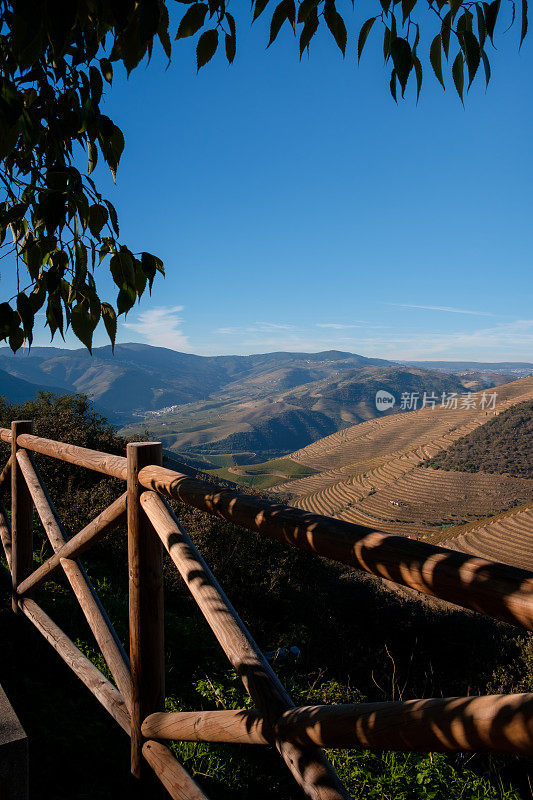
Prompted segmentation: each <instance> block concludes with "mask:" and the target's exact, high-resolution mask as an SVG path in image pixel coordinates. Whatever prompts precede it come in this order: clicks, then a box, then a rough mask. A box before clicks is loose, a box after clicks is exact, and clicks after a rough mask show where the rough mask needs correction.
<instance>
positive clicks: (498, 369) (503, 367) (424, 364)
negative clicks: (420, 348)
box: [399, 361, 533, 378]
mask: <svg viewBox="0 0 533 800" xmlns="http://www.w3.org/2000/svg"><path fill="white" fill-rule="evenodd" d="M399 363H401V364H406V365H407V366H410V367H420V368H421V369H438V370H442V371H444V372H477V373H482V374H484V373H487V372H494V373H499V374H502V373H505V374H507V375H517V376H519V377H521V378H524V377H526V376H527V375H533V364H531V363H529V362H528V361H495V362H492V363H484V362H482V361H401V362H399Z"/></svg>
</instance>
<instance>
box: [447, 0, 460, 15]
mask: <svg viewBox="0 0 533 800" xmlns="http://www.w3.org/2000/svg"><path fill="white" fill-rule="evenodd" d="M462 2H463V0H448V5H449V6H450V11H451V12H452V19H453V17H455V15H456V14H457V12H458V11H459V9H460V8H461V3H462Z"/></svg>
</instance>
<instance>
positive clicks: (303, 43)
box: [300, 11, 318, 58]
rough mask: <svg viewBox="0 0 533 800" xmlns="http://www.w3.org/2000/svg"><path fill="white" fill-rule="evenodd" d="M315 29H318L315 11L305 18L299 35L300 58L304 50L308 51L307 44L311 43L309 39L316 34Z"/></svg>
mask: <svg viewBox="0 0 533 800" xmlns="http://www.w3.org/2000/svg"><path fill="white" fill-rule="evenodd" d="M317 29H318V14H317V13H316V11H315V12H314V13H311V14H310V15H309V16H308V17H307V19H306V21H305V25H304V26H303V28H302V32H301V34H300V58H301V57H302V55H303V52H304V50H305V48H306V47H307V48H308V49H309V43H310V42H311V39H312V38H313V36H314V35H315V33H316V32H317Z"/></svg>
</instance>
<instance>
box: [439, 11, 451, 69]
mask: <svg viewBox="0 0 533 800" xmlns="http://www.w3.org/2000/svg"><path fill="white" fill-rule="evenodd" d="M451 31H452V12H451V11H448V12H447V14H445V16H444V19H443V20H442V25H441V29H440V35H441V38H442V49H443V50H444V55H445V56H446V60H448V55H449V53H450V34H451Z"/></svg>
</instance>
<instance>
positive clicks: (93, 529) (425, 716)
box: [0, 421, 533, 800]
mask: <svg viewBox="0 0 533 800" xmlns="http://www.w3.org/2000/svg"><path fill="white" fill-rule="evenodd" d="M31 431H32V423H31V422H28V421H15V422H13V423H12V425H11V430H9V429H6V428H0V439H1V440H2V441H4V442H6V443H7V444H10V445H11V456H10V458H9V460H8V462H7V464H6V466H5V467H4V469H3V470H2V472H1V473H0V485H1V484H2V483H4V482H5V481H6V479H7V478H8V476H9V475H10V476H11V524H10V522H9V518H8V515H7V513H6V512H5V510H4V508H3V507H2V506H1V505H0V538H1V540H2V544H3V546H4V551H5V554H6V559H7V562H8V564H9V567H10V569H11V576H12V586H13V610H14V611H15V612H16V613H23V614H24V615H25V616H26V617H27V618H28V619H30V620H31V621H32V622H33V624H34V625H35V626H36V628H37V629H38V630H39V631H40V632H41V633H42V635H43V636H44V637H45V638H46V639H47V641H48V642H49V643H50V644H51V645H52V646H53V647H54V648H55V649H56V650H57V652H58V653H59V654H60V655H61V657H62V658H63V659H64V660H65V661H66V663H67V664H68V666H69V667H70V668H71V669H72V670H73V671H74V672H75V673H76V675H77V676H78V677H79V678H80V679H81V680H82V681H83V683H85V685H86V686H87V687H88V688H89V689H90V691H91V692H92V693H93V694H94V695H95V696H96V698H97V699H98V700H99V701H100V703H101V704H102V705H103V706H104V708H106V710H107V711H108V712H109V713H110V714H111V716H113V718H114V719H115V720H116V721H117V722H118V724H119V725H120V726H121V727H122V728H123V729H124V730H125V731H126V733H128V734H129V735H130V737H131V771H132V773H133V775H135V776H136V777H137V778H141V776H142V770H141V765H142V759H143V757H144V759H145V760H146V761H147V762H148V764H150V766H151V767H152V769H153V770H154V772H155V773H156V774H157V775H158V777H159V778H160V780H161V782H162V783H163V785H164V786H165V787H166V789H167V790H168V792H169V793H170V795H171V796H172V797H174V798H181V799H183V798H188V797H189V798H191V799H192V798H194V799H195V800H198V799H199V798H205V795H204V794H203V792H202V790H201V789H200V788H199V787H198V785H197V784H196V783H195V781H194V780H193V778H192V777H191V776H190V775H189V774H188V773H187V772H186V771H185V769H184V768H183V767H182V766H181V765H180V764H179V762H178V761H177V760H176V759H175V758H174V756H173V754H172V753H171V751H170V750H169V748H168V747H167V746H166V745H164V744H163V742H164V741H165V740H182V741H205V742H226V743H235V744H259V745H267V746H272V747H276V748H277V750H278V751H279V753H280V755H281V756H282V758H283V760H284V761H285V763H286V765H287V767H288V768H289V770H290V771H291V773H292V775H293V777H294V778H295V780H296V781H297V782H298V784H299V785H300V786H301V788H302V790H303V791H304V793H305V794H306V795H307V796H308V797H311V798H316V800H340V798H347V797H348V795H347V793H346V790H345V789H344V788H343V787H342V785H341V783H340V782H339V779H338V777H337V776H336V774H335V772H334V770H333V768H332V767H331V765H330V763H329V762H328V760H327V758H326V757H325V755H324V754H323V752H322V750H321V749H320V748H321V747H358V748H377V749H380V750H419V751H425V752H430V751H443V752H445V751H446V752H453V751H459V750H463V751H484V752H504V753H515V754H523V755H529V756H531V755H533V694H516V695H489V696H485V697H456V698H443V699H442V698H440V699H429V700H411V701H407V702H390V703H361V704H357V705H331V706H308V707H300V708H295V707H294V705H293V703H292V701H291V699H290V697H289V695H288V694H287V692H286V690H285V688H284V687H283V686H282V684H281V683H280V681H279V679H278V678H277V676H276V674H275V673H274V671H273V670H272V667H271V666H270V664H269V662H268V661H267V660H266V658H265V657H264V655H263V654H262V652H261V650H260V649H259V647H258V646H257V644H256V643H255V642H254V640H253V639H252V637H251V636H250V634H249V632H248V630H247V629H246V627H245V625H244V624H243V622H242V620H241V619H240V617H239V616H238V614H237V612H236V611H235V609H234V608H233V606H232V605H231V603H230V602H229V600H228V598H227V597H226V595H225V594H224V592H223V590H222V589H221V587H220V586H219V584H218V582H217V580H216V578H215V577H214V575H213V574H212V573H211V571H210V569H209V567H208V566H207V564H206V563H205V562H204V560H203V558H202V556H201V555H200V553H199V552H198V550H197V549H196V547H195V545H194V544H193V542H192V541H191V539H190V538H189V536H188V534H187V532H186V531H185V530H184V529H183V527H182V525H181V524H180V522H179V520H178V519H177V518H176V517H175V515H174V513H173V512H172V510H171V509H170V508H169V507H168V505H167V503H166V501H165V499H164V498H165V497H168V498H173V499H176V500H179V501H180V502H182V503H184V504H186V505H189V506H192V507H194V508H197V509H200V510H201V511H204V512H206V513H208V514H212V515H215V516H218V517H221V518H223V519H225V520H228V521H230V522H233V523H234V524H236V525H239V526H241V527H244V528H246V529H247V530H251V531H256V532H258V533H260V534H263V535H265V536H268V537H270V538H272V539H276V540H278V541H281V542H284V543H286V544H289V545H291V546H293V547H296V548H299V549H302V550H308V551H313V552H315V553H317V554H318V555H321V556H325V557H326V558H330V559H333V560H335V561H339V562H342V563H344V564H349V565H350V566H352V567H354V568H355V569H360V570H364V571H366V572H370V573H372V574H374V575H377V576H378V577H381V578H386V579H387V580H391V581H395V582H396V583H398V584H401V585H404V586H408V587H411V588H413V589H417V590H418V591H420V592H423V593H425V594H428V595H432V596H435V597H438V598H441V599H443V600H446V601H449V602H452V603H455V604H456V605H460V606H463V607H465V608H469V609H473V610H475V611H478V612H481V613H483V614H486V615H488V616H492V617H495V618H497V619H501V620H504V621H506V622H508V623H511V624H514V625H518V626H520V627H523V628H526V629H529V630H531V629H532V628H533V575H532V574H531V573H528V572H525V571H523V570H519V569H516V568H514V567H509V566H506V565H504V564H497V563H493V562H490V561H486V560H484V559H480V558H473V557H471V556H468V555H466V554H464V553H458V552H456V551H451V550H446V549H444V548H441V547H435V546H433V545H429V544H427V543H424V542H417V541H413V540H410V539H406V538H403V537H398V536H391V535H388V534H384V533H382V532H380V531H375V530H372V529H370V528H364V527H362V526H359V525H353V524H351V523H348V522H342V521H339V520H335V519H331V518H329V517H323V516H319V515H315V514H310V513H307V512H304V511H301V510H299V509H295V508H291V507H289V506H285V505H281V504H276V503H271V502H269V501H267V500H264V499H260V498H258V497H253V496H250V495H246V494H244V493H240V492H238V491H236V490H233V489H227V488H225V487H216V486H213V484H211V483H207V482H204V481H201V480H197V479H195V478H191V477H188V476H185V475H182V474H180V473H177V472H173V471H171V470H168V469H164V468H163V467H162V466H161V445H160V444H159V443H150V442H142V443H133V444H129V445H128V446H127V457H126V458H124V457H121V456H113V455H110V454H108V453H101V452H98V451H94V450H88V449H86V448H83V447H77V446H74V445H69V444H65V443H63V442H54V441H51V440H49V439H43V438H41V437H37V436H33V435H32V433H31ZM31 452H35V453H40V454H42V455H46V456H50V457H52V458H56V459H59V460H61V461H65V462H67V463H70V464H75V465H78V466H81V467H86V468H88V469H91V470H95V471H97V472H101V473H103V474H105V475H109V476H112V477H115V478H119V479H121V480H123V481H125V482H126V492H125V493H124V494H123V495H121V496H120V497H119V498H118V499H117V500H115V501H114V502H113V503H112V504H111V505H110V506H109V507H108V508H107V509H106V510H105V511H103V512H102V513H101V514H99V515H98V516H97V517H96V518H95V519H94V520H92V522H90V523H89V524H88V525H86V526H85V527H84V528H83V530H81V531H80V532H79V533H77V534H76V535H75V536H73V537H72V538H71V539H68V537H67V535H66V533H65V531H64V528H63V526H62V524H61V521H60V520H59V518H58V515H57V513H56V510H55V508H54V506H53V503H52V501H51V499H50V497H49V495H48V492H47V490H46V486H45V485H44V483H43V480H42V478H41V475H40V474H39V472H38V470H37V468H36V466H35V464H34V462H33V458H32V456H31ZM33 506H35V508H36V510H37V513H38V515H39V517H40V519H41V522H42V525H43V528H44V530H45V532H46V534H47V536H48V538H49V540H50V543H51V545H52V548H53V550H54V554H53V555H52V556H51V557H50V558H49V559H48V560H47V561H45V562H44V563H43V564H42V565H40V566H39V567H38V568H37V569H35V570H32V552H33V546H32V525H31V521H32V513H33ZM125 517H127V527H128V566H129V639H130V653H129V657H128V655H127V654H126V653H125V651H124V648H123V646H122V643H121V641H120V639H119V637H118V636H117V634H116V632H115V630H114V628H113V626H112V624H111V622H110V620H109V618H108V616H107V614H106V612H105V609H104V608H103V607H102V605H101V603H100V601H99V599H98V597H97V595H96V593H95V591H94V588H93V587H92V585H91V583H90V581H89V578H88V577H87V574H86V573H85V571H84V570H83V567H82V566H81V564H80V563H79V561H78V557H79V555H80V554H81V553H82V552H83V551H85V550H86V549H87V548H88V547H90V546H91V545H93V544H95V543H96V542H97V541H99V540H100V539H101V538H102V537H103V536H105V535H106V534H107V533H108V532H109V531H110V529H111V528H112V527H113V526H114V525H116V524H117V523H118V522H119V521H123V520H124V518H125ZM164 550H166V551H167V553H168V554H169V556H170V558H171V559H172V561H173V562H174V564H175V565H176V567H177V569H178V571H179V572H180V574H181V576H182V578H183V580H184V582H185V584H186V585H187V587H188V589H189V591H190V592H191V594H192V596H193V598H194V600H195V602H196V604H197V605H198V607H199V609H200V610H201V612H202V614H203V615H204V617H205V619H206V621H207V623H208V624H209V626H210V627H211V629H212V631H213V633H214V634H215V636H216V638H217V640H218V642H219V643H220V645H221V647H222V649H223V650H224V652H225V654H226V657H227V658H228V661H229V662H230V664H231V665H232V666H233V668H234V669H235V671H236V672H237V674H238V675H239V676H240V677H241V679H242V681H243V683H244V686H245V688H246V690H247V692H248V693H249V695H250V697H251V698H252V701H253V703H254V709H253V710H240V711H239V710H238V711H197V712H195V711H187V712H176V713H166V712H164V711H163V710H162V709H163V708H164V685H165V677H164V638H163V575H162V554H163V551H164ZM60 568H61V569H63V571H64V573H65V575H66V577H67V579H68V581H69V583H70V585H71V587H72V590H73V592H74V594H75V595H76V597H77V599H78V601H79V603H80V606H81V609H82V611H83V613H84V615H85V617H86V619H87V622H88V623H89V626H90V627H91V630H92V631H93V634H94V636H95V639H96V641H97V643H98V646H99V647H100V649H101V651H102V654H103V656H104V658H105V660H106V662H107V664H108V666H109V669H110V671H111V674H112V676H113V678H114V680H115V683H116V687H115V686H114V685H113V684H112V683H111V682H110V681H108V680H107V678H105V676H104V675H103V674H102V673H101V672H100V671H99V670H98V669H97V667H95V666H94V665H93V663H92V662H91V661H89V659H87V658H86V657H85V655H84V654H83V653H81V651H80V650H79V649H78V648H77V647H76V646H75V645H74V643H73V642H72V641H71V640H70V639H69V638H68V637H67V636H66V635H65V633H64V632H63V631H62V630H61V629H60V628H59V627H58V626H57V625H56V624H55V623H54V622H53V621H52V620H51V619H50V617H49V616H48V615H47V614H46V613H45V612H44V611H43V609H42V608H40V606H39V605H38V604H37V603H36V602H35V600H33V599H32V597H31V596H30V593H31V592H33V591H35V590H36V589H37V588H38V587H39V586H40V585H41V584H42V583H43V581H44V580H46V579H48V578H49V577H50V576H51V575H52V574H53V573H54V572H55V571H56V570H58V569H60Z"/></svg>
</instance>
